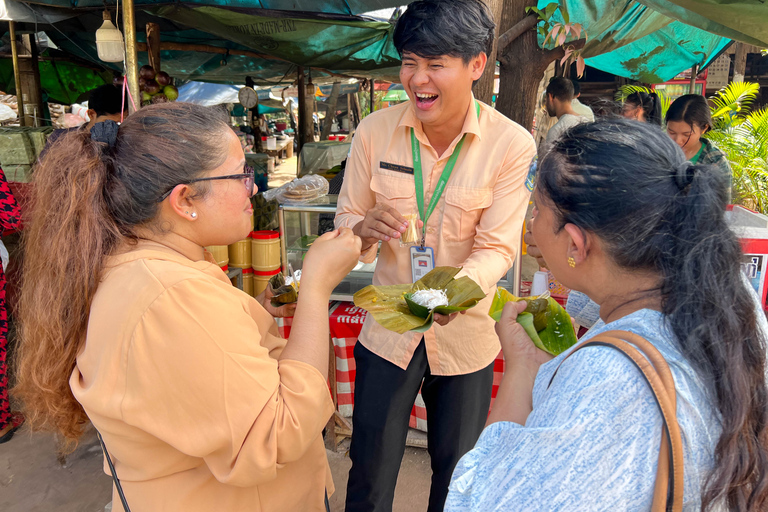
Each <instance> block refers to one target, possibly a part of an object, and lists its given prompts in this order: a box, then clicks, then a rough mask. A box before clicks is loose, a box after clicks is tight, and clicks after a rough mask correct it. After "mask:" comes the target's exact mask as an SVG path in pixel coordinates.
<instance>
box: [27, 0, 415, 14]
mask: <svg viewBox="0 0 768 512" xmlns="http://www.w3.org/2000/svg"><path fill="white" fill-rule="evenodd" d="M35 3H36V4H41V5H48V6H52V7H65V8H68V9H83V10H84V9H93V8H97V9H98V8H101V7H103V6H104V5H105V3H106V4H108V5H114V4H115V2H114V1H113V0H110V1H109V2H105V1H103V0H35ZM180 3H182V2H174V1H167V0H165V1H157V0H134V4H135V5H136V6H137V7H140V6H144V5H157V4H180ZM183 3H184V4H187V5H208V6H213V7H225V8H246V9H271V10H283V11H303V12H320V13H328V14H363V13H366V12H371V11H376V10H379V9H385V8H388V7H398V6H400V5H403V2H401V1H398V0H191V1H189V0H185V1H184V2H183ZM405 3H406V4H407V3H408V1H407V0H406V1H405Z"/></svg>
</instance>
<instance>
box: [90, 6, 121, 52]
mask: <svg viewBox="0 0 768 512" xmlns="http://www.w3.org/2000/svg"><path fill="white" fill-rule="evenodd" d="M96 49H97V50H98V52H99V58H100V59H101V60H103V61H104V62H122V61H123V58H124V57H125V43H124V42H123V34H122V33H121V32H120V31H119V30H118V29H117V27H116V26H115V25H114V24H113V23H112V18H111V17H110V15H109V12H107V11H104V23H103V24H102V25H101V28H99V29H98V30H97V31H96Z"/></svg>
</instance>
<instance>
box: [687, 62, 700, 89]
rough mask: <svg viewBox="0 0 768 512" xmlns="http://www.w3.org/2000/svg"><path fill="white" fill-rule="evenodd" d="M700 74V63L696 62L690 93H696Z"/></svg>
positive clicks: (693, 68)
mask: <svg viewBox="0 0 768 512" xmlns="http://www.w3.org/2000/svg"><path fill="white" fill-rule="evenodd" d="M698 74H699V65H698V64H694V65H693V67H692V68H691V85H690V87H689V88H688V94H695V93H696V76H697V75H698Z"/></svg>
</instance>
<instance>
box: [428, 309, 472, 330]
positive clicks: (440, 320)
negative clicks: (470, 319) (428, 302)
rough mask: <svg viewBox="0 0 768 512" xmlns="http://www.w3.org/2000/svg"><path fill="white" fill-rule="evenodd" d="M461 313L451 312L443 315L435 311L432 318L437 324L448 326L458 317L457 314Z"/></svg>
mask: <svg viewBox="0 0 768 512" xmlns="http://www.w3.org/2000/svg"><path fill="white" fill-rule="evenodd" d="M459 313H460V314H462V315H466V314H467V311H466V310H465V311H460V312H459ZM459 313H451V314H450V315H441V314H440V313H435V314H434V315H432V318H433V319H434V320H435V323H436V324H437V325H442V326H446V325H448V324H449V323H451V322H452V321H453V320H454V319H455V318H456V316H457V315H459Z"/></svg>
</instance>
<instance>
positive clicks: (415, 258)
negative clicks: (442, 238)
mask: <svg viewBox="0 0 768 512" xmlns="http://www.w3.org/2000/svg"><path fill="white" fill-rule="evenodd" d="M410 252H411V276H412V277H413V281H412V282H414V283H415V282H416V281H418V280H419V279H421V278H422V277H424V276H425V275H427V274H428V273H429V272H430V271H431V270H433V269H434V268H435V251H433V250H432V248H431V247H424V248H423V249H422V248H421V246H418V245H412V246H411V247H410Z"/></svg>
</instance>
